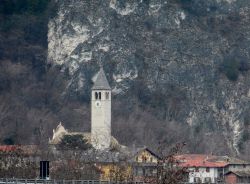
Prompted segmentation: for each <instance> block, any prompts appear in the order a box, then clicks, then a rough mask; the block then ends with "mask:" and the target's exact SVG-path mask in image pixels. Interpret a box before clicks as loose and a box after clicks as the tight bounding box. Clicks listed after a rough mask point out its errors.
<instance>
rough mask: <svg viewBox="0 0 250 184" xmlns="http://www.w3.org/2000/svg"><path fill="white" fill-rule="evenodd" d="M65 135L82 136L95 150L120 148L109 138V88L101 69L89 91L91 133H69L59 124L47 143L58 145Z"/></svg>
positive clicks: (112, 138) (114, 140)
mask: <svg viewBox="0 0 250 184" xmlns="http://www.w3.org/2000/svg"><path fill="white" fill-rule="evenodd" d="M65 135H71V136H74V135H82V136H83V138H84V139H86V140H87V142H88V143H90V144H91V145H92V146H93V147H94V148H95V149H97V150H110V149H119V148H120V147H121V146H122V145H120V144H119V143H118V141H117V140H116V139H115V138H114V137H112V136H111V88H110V86H109V83H108V80H107V78H106V76H105V73H104V71H103V68H102V67H101V69H100V70H99V72H98V73H97V74H96V77H95V81H94V85H93V87H92V89H91V133H89V132H70V131H68V130H66V129H65V128H64V127H63V125H62V123H59V125H58V126H57V128H56V129H55V130H53V137H52V139H50V140H49V143H50V144H54V145H57V144H60V142H61V140H62V138H63V137H64V136H65Z"/></svg>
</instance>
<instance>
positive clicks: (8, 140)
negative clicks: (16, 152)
mask: <svg viewBox="0 0 250 184" xmlns="http://www.w3.org/2000/svg"><path fill="white" fill-rule="evenodd" d="M3 143H4V144H5V145H14V144H15V141H14V138H13V137H8V138H5V139H4V140H3Z"/></svg>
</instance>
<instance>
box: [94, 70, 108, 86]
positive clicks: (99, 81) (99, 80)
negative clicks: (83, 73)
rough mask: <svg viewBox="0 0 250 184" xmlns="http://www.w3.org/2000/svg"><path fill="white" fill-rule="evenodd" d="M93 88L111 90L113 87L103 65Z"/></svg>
mask: <svg viewBox="0 0 250 184" xmlns="http://www.w3.org/2000/svg"><path fill="white" fill-rule="evenodd" d="M92 89H97V90H100V89H104V90H105V89H106V90H110V89H111V88H110V86H109V83H108V80H107V78H106V75H105V73H104V71H103V68H102V67H101V69H100V71H99V72H98V74H97V77H96V80H95V83H94V86H93V87H92Z"/></svg>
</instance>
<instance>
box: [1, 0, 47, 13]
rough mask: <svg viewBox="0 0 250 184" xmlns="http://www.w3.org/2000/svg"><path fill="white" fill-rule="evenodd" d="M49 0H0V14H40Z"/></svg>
mask: <svg viewBox="0 0 250 184" xmlns="http://www.w3.org/2000/svg"><path fill="white" fill-rule="evenodd" d="M49 2H50V0H1V4H0V14H4V15H11V14H23V13H28V14H33V15H37V14H41V13H42V12H44V11H45V10H46V8H47V5H48V3H49Z"/></svg>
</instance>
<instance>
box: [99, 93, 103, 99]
mask: <svg viewBox="0 0 250 184" xmlns="http://www.w3.org/2000/svg"><path fill="white" fill-rule="evenodd" d="M101 99H102V93H101V92H99V100H101Z"/></svg>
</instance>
